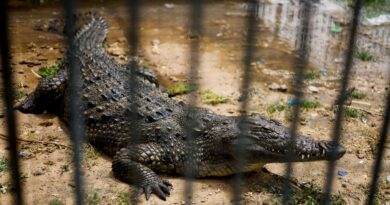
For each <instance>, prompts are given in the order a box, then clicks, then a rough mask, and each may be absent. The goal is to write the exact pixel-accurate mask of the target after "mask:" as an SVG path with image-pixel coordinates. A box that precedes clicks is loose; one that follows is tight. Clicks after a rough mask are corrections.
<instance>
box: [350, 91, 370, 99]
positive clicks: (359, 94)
mask: <svg viewBox="0 0 390 205" xmlns="http://www.w3.org/2000/svg"><path fill="white" fill-rule="evenodd" d="M349 97H351V98H354V99H359V100H361V99H364V98H366V97H367V95H366V94H364V93H363V92H360V91H358V90H354V91H352V92H351V93H349Z"/></svg>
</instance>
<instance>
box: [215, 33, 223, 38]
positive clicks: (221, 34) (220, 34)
mask: <svg viewBox="0 0 390 205" xmlns="http://www.w3.org/2000/svg"><path fill="white" fill-rule="evenodd" d="M215 36H216V37H222V36H223V33H221V32H219V33H217V34H216V35H215Z"/></svg>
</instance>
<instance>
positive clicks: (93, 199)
mask: <svg viewBox="0 0 390 205" xmlns="http://www.w3.org/2000/svg"><path fill="white" fill-rule="evenodd" d="M100 199H101V197H100V194H99V190H97V189H94V190H93V191H92V192H91V193H90V194H89V195H88V199H87V204H88V205H98V204H100Z"/></svg>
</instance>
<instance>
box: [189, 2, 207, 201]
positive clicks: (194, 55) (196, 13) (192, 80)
mask: <svg viewBox="0 0 390 205" xmlns="http://www.w3.org/2000/svg"><path fill="white" fill-rule="evenodd" d="M190 18H191V19H190V25H189V29H190V31H191V35H192V36H194V38H193V39H192V40H191V43H190V50H189V52H190V54H189V55H190V65H191V67H190V70H189V82H188V83H189V85H190V86H191V87H192V88H194V89H195V90H197V88H198V84H197V77H198V70H199V63H200V55H199V50H200V41H201V39H202V32H203V30H202V22H203V1H202V0H192V1H191V5H190ZM196 105H197V96H196V92H192V93H190V95H189V97H188V106H187V107H186V111H185V112H186V116H187V119H186V124H185V125H184V132H185V135H186V136H187V140H186V150H188V153H189V154H188V155H187V163H186V164H185V167H184V176H185V179H186V183H185V187H184V199H185V203H186V204H192V192H193V189H192V181H193V179H194V177H195V174H196V172H197V171H196V170H197V165H196V161H195V158H194V156H195V155H196V154H195V151H196V144H195V142H194V135H195V131H194V127H197V125H198V121H197V119H196V117H195V118H194V117H188V116H191V115H193V114H192V113H194V112H196Z"/></svg>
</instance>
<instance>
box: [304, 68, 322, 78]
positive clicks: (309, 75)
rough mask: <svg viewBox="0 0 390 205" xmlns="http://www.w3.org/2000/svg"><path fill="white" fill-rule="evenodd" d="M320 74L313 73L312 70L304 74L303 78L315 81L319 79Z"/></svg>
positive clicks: (317, 72)
mask: <svg viewBox="0 0 390 205" xmlns="http://www.w3.org/2000/svg"><path fill="white" fill-rule="evenodd" d="M320 76H321V75H320V72H319V71H314V70H310V71H307V72H306V73H305V75H304V76H303V78H304V79H305V80H315V79H319V78H320Z"/></svg>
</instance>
